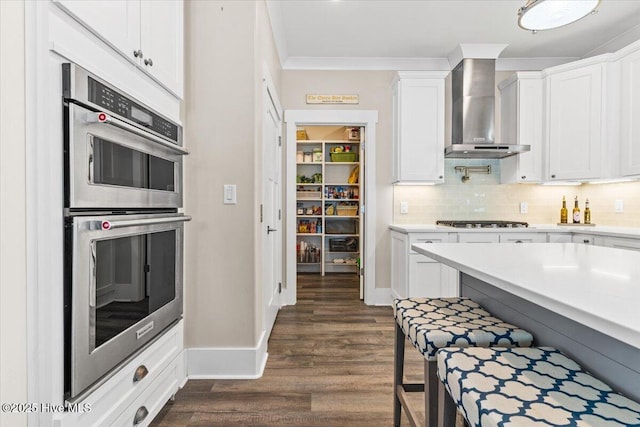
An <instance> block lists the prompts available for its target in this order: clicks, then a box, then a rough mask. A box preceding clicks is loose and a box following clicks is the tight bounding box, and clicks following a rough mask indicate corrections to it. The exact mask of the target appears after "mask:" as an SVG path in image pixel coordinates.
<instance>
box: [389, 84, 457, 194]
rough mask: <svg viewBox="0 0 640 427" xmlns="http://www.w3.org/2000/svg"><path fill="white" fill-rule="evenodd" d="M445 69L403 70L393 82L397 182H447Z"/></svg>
mask: <svg viewBox="0 0 640 427" xmlns="http://www.w3.org/2000/svg"><path fill="white" fill-rule="evenodd" d="M446 75H447V73H445V72H419V71H416V72H408V71H407V72H399V73H398V75H397V76H396V78H395V79H394V83H393V106H392V114H393V119H392V122H393V130H392V132H393V181H394V182H396V183H398V182H426V183H442V182H444V125H445V121H444V99H445V96H444V95H445V94H444V79H445V77H446Z"/></svg>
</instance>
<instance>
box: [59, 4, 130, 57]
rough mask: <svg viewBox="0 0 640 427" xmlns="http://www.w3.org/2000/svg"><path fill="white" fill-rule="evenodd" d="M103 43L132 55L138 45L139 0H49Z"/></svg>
mask: <svg viewBox="0 0 640 427" xmlns="http://www.w3.org/2000/svg"><path fill="white" fill-rule="evenodd" d="M53 2H54V3H55V4H57V5H58V6H60V7H61V8H62V9H63V10H65V11H66V12H67V13H68V14H70V15H71V16H73V17H74V18H75V19H76V20H78V21H79V22H81V23H82V24H83V25H84V26H85V27H87V28H88V29H89V30H90V31H91V32H92V33H94V34H95V35H96V36H98V37H99V38H101V39H102V40H104V41H105V42H106V43H108V44H109V45H111V46H112V47H114V48H115V49H117V50H119V51H121V52H122V53H123V54H124V55H125V56H127V57H129V58H131V59H133V58H134V56H133V52H134V51H137V50H138V49H139V48H140V0H126V1H108V0H96V1H78V0H53Z"/></svg>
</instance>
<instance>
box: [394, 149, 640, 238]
mask: <svg viewBox="0 0 640 427" xmlns="http://www.w3.org/2000/svg"><path fill="white" fill-rule="evenodd" d="M488 164H489V165H491V169H492V173H491V174H490V175H486V174H471V175H470V176H471V180H470V181H469V182H467V183H462V182H461V177H462V174H461V173H459V172H455V171H454V166H457V165H461V166H485V165H488ZM393 191H394V209H393V212H394V215H393V219H394V223H396V224H434V223H435V221H436V220H438V219H454V220H455V219H460V220H465V219H499V220H511V221H526V222H528V223H530V224H555V223H557V222H559V220H560V208H561V206H562V196H563V195H564V196H565V197H566V199H567V207H568V208H569V211H571V209H572V208H573V200H574V197H575V196H578V201H579V206H580V210H581V212H584V202H585V199H586V198H588V199H589V203H590V208H591V222H592V223H595V224H597V225H609V226H624V227H640V181H634V182H625V183H616V184H599V185H595V184H583V185H581V186H544V185H537V184H500V161H499V160H479V159H473V160H460V159H448V160H445V183H444V184H441V185H432V186H427V185H425V186H416V185H411V186H403V185H396V186H394V190H393ZM617 199H620V200H624V212H623V213H616V212H615V211H614V201H615V200H617ZM400 201H406V202H407V203H408V207H409V213H408V214H403V215H400ZM520 202H527V205H528V213H526V214H521V213H520Z"/></svg>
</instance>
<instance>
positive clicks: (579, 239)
mask: <svg viewBox="0 0 640 427" xmlns="http://www.w3.org/2000/svg"><path fill="white" fill-rule="evenodd" d="M571 242H572V243H584V244H585V245H593V244H595V236H593V235H591V234H573V235H572V236H571Z"/></svg>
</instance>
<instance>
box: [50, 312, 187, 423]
mask: <svg viewBox="0 0 640 427" xmlns="http://www.w3.org/2000/svg"><path fill="white" fill-rule="evenodd" d="M182 335H183V323H182V321H181V322H179V323H178V324H177V325H176V326H174V327H172V328H171V329H169V330H168V331H167V332H166V333H165V334H164V335H162V336H161V337H160V338H159V339H158V340H157V341H155V342H153V343H152V344H151V345H150V346H149V347H148V348H146V349H145V350H144V351H142V353H140V354H139V355H137V356H135V357H134V358H133V359H132V360H131V361H129V362H128V363H126V364H125V365H124V366H123V367H122V368H120V370H118V371H117V372H115V373H114V374H113V376H112V377H111V378H109V379H108V380H107V381H106V382H105V383H104V384H102V385H101V386H99V387H98V388H97V389H96V390H94V391H93V392H92V393H90V394H89V395H88V396H87V397H86V398H84V399H82V400H80V401H78V402H77V403H79V404H80V406H82V405H85V404H86V405H90V407H91V412H84V413H74V412H68V413H65V414H63V418H61V419H60V420H58V423H57V424H56V425H57V426H60V427H72V426H73V427H75V426H78V427H87V426H103V425H110V424H111V423H112V421H113V419H114V418H115V417H117V416H118V415H120V414H121V413H122V411H123V410H124V409H125V408H126V407H127V406H128V405H129V404H130V402H131V401H132V400H133V399H135V398H136V396H138V395H139V394H140V393H141V392H142V391H143V390H144V389H145V388H146V387H147V386H148V385H149V384H150V383H152V382H153V381H154V380H155V379H156V378H157V377H158V375H159V374H160V372H162V370H163V369H165V368H166V367H167V366H168V365H169V364H170V363H171V362H172V361H173V360H174V359H175V358H176V356H178V355H179V354H181V352H182V349H183V344H182ZM142 367H144V368H142ZM138 369H140V371H139V374H140V375H143V378H141V379H140V380H138V381H136V382H134V376H135V375H136V370H138ZM145 369H146V371H147V373H146V375H144V374H143V371H144V370H145Z"/></svg>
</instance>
